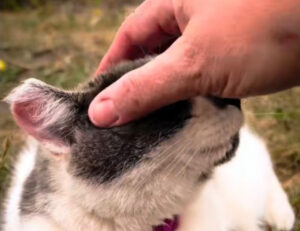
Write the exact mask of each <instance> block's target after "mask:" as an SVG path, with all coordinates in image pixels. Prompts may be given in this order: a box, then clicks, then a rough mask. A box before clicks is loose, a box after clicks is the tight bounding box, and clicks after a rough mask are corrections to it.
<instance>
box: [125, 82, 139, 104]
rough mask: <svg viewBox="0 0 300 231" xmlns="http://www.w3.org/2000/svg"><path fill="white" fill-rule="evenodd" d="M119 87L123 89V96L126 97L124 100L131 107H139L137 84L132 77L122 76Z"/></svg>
mask: <svg viewBox="0 0 300 231" xmlns="http://www.w3.org/2000/svg"><path fill="white" fill-rule="evenodd" d="M121 87H122V89H123V91H124V96H125V97H126V98H127V100H126V102H127V103H129V104H130V105H131V106H132V108H139V107H141V94H140V93H139V92H140V91H139V89H140V87H139V84H138V83H137V82H136V81H135V80H134V79H133V78H124V79H123V81H122V86H121Z"/></svg>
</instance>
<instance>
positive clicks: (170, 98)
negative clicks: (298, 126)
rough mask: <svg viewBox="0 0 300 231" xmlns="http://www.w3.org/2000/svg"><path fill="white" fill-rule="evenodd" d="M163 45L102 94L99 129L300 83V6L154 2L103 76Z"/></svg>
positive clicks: (96, 112) (134, 21)
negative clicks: (205, 98) (204, 98)
mask: <svg viewBox="0 0 300 231" xmlns="http://www.w3.org/2000/svg"><path fill="white" fill-rule="evenodd" d="M161 47H167V49H166V50H164V51H163V52H162V53H159V54H158V55H157V56H156V57H155V58H154V59H153V60H151V61H150V62H149V63H147V64H146V65H144V66H142V67H141V68H138V69H136V70H133V71H131V72H129V73H127V74H125V75H124V76H123V77H122V78H121V79H120V80H119V81H117V82H116V83H115V84H113V85H111V86H110V87H108V88H107V89H105V90H104V91H102V92H101V93H100V94H99V95H98V96H96V97H95V99H94V100H93V101H92V103H91V105H90V107H89V116H90V119H91V121H92V122H93V123H94V124H95V125H97V126H100V127H110V126H118V125H121V124H124V123H127V122H130V121H132V120H134V119H137V118H139V117H141V116H143V115H145V114H147V113H149V112H151V111H154V110H156V109H158V108H160V107H162V106H165V105H168V104H171V103H174V102H176V101H179V100H184V99H188V98H191V97H195V96H197V95H215V96H220V97H231V98H242V97H249V96H254V95H260V94H268V93H272V92H276V91H279V90H283V89H287V88H290V87H292V86H296V85H299V84H300V1H299V0H285V1H274V0H243V1H239V0H209V1H204V0H163V1H162V0H146V1H144V2H143V3H142V4H141V5H140V6H139V7H138V8H137V9H136V10H135V11H134V12H133V13H132V14H131V15H130V16H129V17H128V18H127V19H126V20H125V21H124V23H123V24H122V26H121V27H120V29H119V31H118V33H117V35H116V38H115V40H114V41H113V43H112V45H111V47H110V48H109V50H108V52H107V54H106V55H105V57H104V58H103V60H102V61H101V63H100V65H99V67H98V70H97V73H101V72H105V70H107V69H108V68H109V67H111V66H112V65H115V64H116V63H119V62H120V61H122V60H133V59H136V58H139V57H142V56H143V55H144V54H145V53H146V54H153V53H156V52H157V51H159V50H160V49H161Z"/></svg>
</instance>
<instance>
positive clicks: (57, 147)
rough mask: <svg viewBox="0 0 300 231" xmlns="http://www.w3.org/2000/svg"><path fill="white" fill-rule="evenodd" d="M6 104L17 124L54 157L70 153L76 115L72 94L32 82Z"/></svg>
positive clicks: (20, 89) (10, 96)
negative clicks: (9, 107) (8, 105)
mask: <svg viewBox="0 0 300 231" xmlns="http://www.w3.org/2000/svg"><path fill="white" fill-rule="evenodd" d="M5 101H6V102H8V103H9V104H10V106H11V111H12V114H13V116H14V118H15V120H16V122H17V124H18V125H19V126H20V127H21V128H22V129H23V130H25V131H26V132H27V133H28V134H29V135H31V136H33V137H34V138H35V139H36V140H38V141H39V142H41V143H42V144H43V145H44V146H46V147H47V148H48V149H49V150H50V151H51V152H53V153H58V154H64V153H69V149H70V144H71V142H72V133H73V130H72V125H73V124H72V123H74V114H75V112H74V102H73V101H72V97H71V93H68V92H65V91H62V90H60V89H57V88H54V87H51V86H49V85H47V84H45V83H44V82H42V81H39V80H37V79H28V80H26V81H25V82H24V83H23V84H22V85H20V86H19V87H17V88H15V89H14V90H13V91H12V92H11V93H10V94H9V95H8V96H7V97H6V98H5Z"/></svg>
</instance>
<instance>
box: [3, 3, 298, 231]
mask: <svg viewBox="0 0 300 231" xmlns="http://www.w3.org/2000/svg"><path fill="white" fill-rule="evenodd" d="M138 3H139V0H77V1H75V0H73V1H71V0H69V1H62V0H61V1H60V0H0V18H1V19H0V30H1V31H0V99H2V98H3V97H4V96H5V95H6V94H7V93H8V92H9V90H10V89H12V88H13V87H14V86H16V85H17V84H18V83H19V82H20V81H22V80H24V79H26V78H29V77H35V78H39V79H42V80H43V81H45V82H47V83H50V84H53V85H55V86H58V87H62V88H73V87H75V86H76V85H77V84H78V83H79V82H82V81H85V80H86V79H87V78H89V77H91V76H92V75H93V73H94V71H95V70H96V68H97V65H98V64H99V62H100V60H101V58H102V56H103V55H104V53H105V51H106V50H107V48H108V46H109V44H110V43H111V42H112V39H113V37H114V35H115V33H116V31H117V28H118V27H119V26H120V24H121V23H122V20H123V19H124V17H126V15H128V14H129V13H130V12H131V11H132V10H133V9H134V8H135V6H136V5H137V4H138ZM243 107H244V112H245V116H246V120H247V122H248V123H249V124H250V125H251V126H252V127H253V128H254V129H255V130H256V131H257V132H258V133H259V134H260V135H261V136H262V137H264V138H265V140H266V141H267V144H268V147H269V149H270V151H271V153H272V158H273V163H274V166H275V169H276V172H277V175H278V176H279V178H280V180H281V182H282V184H283V186H284V188H285V190H286V191H287V192H288V194H289V197H290V201H291V203H292V205H293V207H294V210H295V212H296V213H297V224H296V228H295V230H296V231H300V88H294V89H291V90H288V91H284V92H281V93H277V94H274V95H269V96H261V97H256V98H251V99H245V100H244V101H243ZM23 140H24V134H23V133H22V132H21V131H20V130H19V129H18V128H17V126H16V125H15V123H14V121H13V120H12V117H11V115H10V113H9V109H8V107H7V105H6V104H5V103H3V102H0V203H1V201H2V200H3V198H4V195H5V192H6V189H7V187H8V184H9V179H10V173H11V166H12V163H13V162H14V160H15V156H16V154H17V153H18V150H19V148H20V146H21V145H22V143H23ZM0 217H1V213H0Z"/></svg>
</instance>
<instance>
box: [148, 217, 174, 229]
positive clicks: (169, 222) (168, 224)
mask: <svg viewBox="0 0 300 231" xmlns="http://www.w3.org/2000/svg"><path fill="white" fill-rule="evenodd" d="M178 225H179V219H178V216H175V217H174V219H173V220H170V219H166V220H165V223H164V224H163V225H160V226H156V227H154V228H153V231H175V230H176V229H177V228H178Z"/></svg>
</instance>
